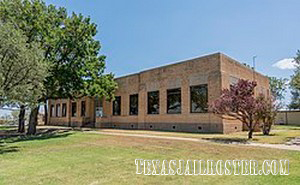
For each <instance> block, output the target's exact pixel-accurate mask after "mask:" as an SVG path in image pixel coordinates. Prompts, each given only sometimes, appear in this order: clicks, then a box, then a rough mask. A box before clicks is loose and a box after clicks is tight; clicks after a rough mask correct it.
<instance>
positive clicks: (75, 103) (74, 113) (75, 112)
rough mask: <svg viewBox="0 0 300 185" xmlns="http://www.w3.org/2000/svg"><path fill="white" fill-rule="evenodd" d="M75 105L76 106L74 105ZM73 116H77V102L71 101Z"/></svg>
mask: <svg viewBox="0 0 300 185" xmlns="http://www.w3.org/2000/svg"><path fill="white" fill-rule="evenodd" d="M73 105H75V106H73ZM74 107H75V109H74ZM74 110H75V111H74ZM71 117H77V102H72V103H71Z"/></svg>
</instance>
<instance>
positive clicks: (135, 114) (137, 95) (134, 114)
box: [129, 94, 139, 116]
mask: <svg viewBox="0 0 300 185" xmlns="http://www.w3.org/2000/svg"><path fill="white" fill-rule="evenodd" d="M133 97H136V98H137V101H136V103H137V105H136V106H137V107H136V109H137V112H136V113H132V112H131V109H132V107H131V103H132V102H131V98H133ZM129 115H130V116H137V115H139V94H131V95H129Z"/></svg>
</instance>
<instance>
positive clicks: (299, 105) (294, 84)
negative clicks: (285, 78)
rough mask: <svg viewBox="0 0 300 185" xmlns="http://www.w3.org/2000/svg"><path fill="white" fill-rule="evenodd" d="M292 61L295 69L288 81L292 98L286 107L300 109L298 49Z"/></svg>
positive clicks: (299, 58) (299, 59)
mask: <svg viewBox="0 0 300 185" xmlns="http://www.w3.org/2000/svg"><path fill="white" fill-rule="evenodd" d="M294 61H295V64H296V69H295V70H294V74H293V75H292V77H291V82H290V87H291V94H292V100H291V103H290V104H289V106H288V107H289V108H290V109H300V50H298V51H297V56H296V57H295V60H294Z"/></svg>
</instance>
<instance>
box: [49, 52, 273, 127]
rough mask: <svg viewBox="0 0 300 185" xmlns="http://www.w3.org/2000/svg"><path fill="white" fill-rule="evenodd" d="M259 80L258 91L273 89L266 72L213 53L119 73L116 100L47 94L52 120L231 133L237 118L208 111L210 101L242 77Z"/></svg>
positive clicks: (265, 92) (237, 124) (81, 124)
mask: <svg viewBox="0 0 300 185" xmlns="http://www.w3.org/2000/svg"><path fill="white" fill-rule="evenodd" d="M240 78H242V79H249V80H253V78H255V80H256V81H257V84H258V86H257V87H256V93H258V92H259V93H264V94H266V95H269V93H270V92H269V81H268V78H267V77H266V76H263V75H261V74H260V73H257V72H255V73H254V72H253V70H251V69H250V68H249V67H247V66H245V65H243V64H240V63H238V62H237V61H235V60H234V59H231V58H230V57H228V56H226V55H224V54H222V53H215V54H211V55H206V56H202V57H199V58H194V59H189V60H186V61H182V62H178V63H175V64H170V65H166V66H162V67H157V68H153V69H149V70H145V71H141V72H139V73H136V74H131V75H127V76H123V77H120V78H116V82H117V83H118V89H117V91H116V93H115V100H114V101H113V102H109V101H105V100H103V98H94V97H84V98H82V99H79V100H75V101H72V100H70V99H56V100H49V104H48V105H49V119H48V120H49V123H48V124H49V125H64V126H91V127H96V128H121V129H144V130H169V131H184V132H219V133H229V132H234V131H241V130H243V126H242V124H241V123H240V122H239V121H229V120H223V119H221V118H220V117H218V116H215V115H213V114H211V113H208V112H207V108H208V103H210V102H212V101H213V100H214V99H216V98H217V97H219V96H220V94H221V90H222V89H223V88H228V87H229V85H230V84H232V83H236V82H237V80H238V79H240Z"/></svg>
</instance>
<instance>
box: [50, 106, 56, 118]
mask: <svg viewBox="0 0 300 185" xmlns="http://www.w3.org/2000/svg"><path fill="white" fill-rule="evenodd" d="M54 111H55V109H54V105H51V108H50V116H51V117H54V116H55V115H54V113H55V112H54Z"/></svg>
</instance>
